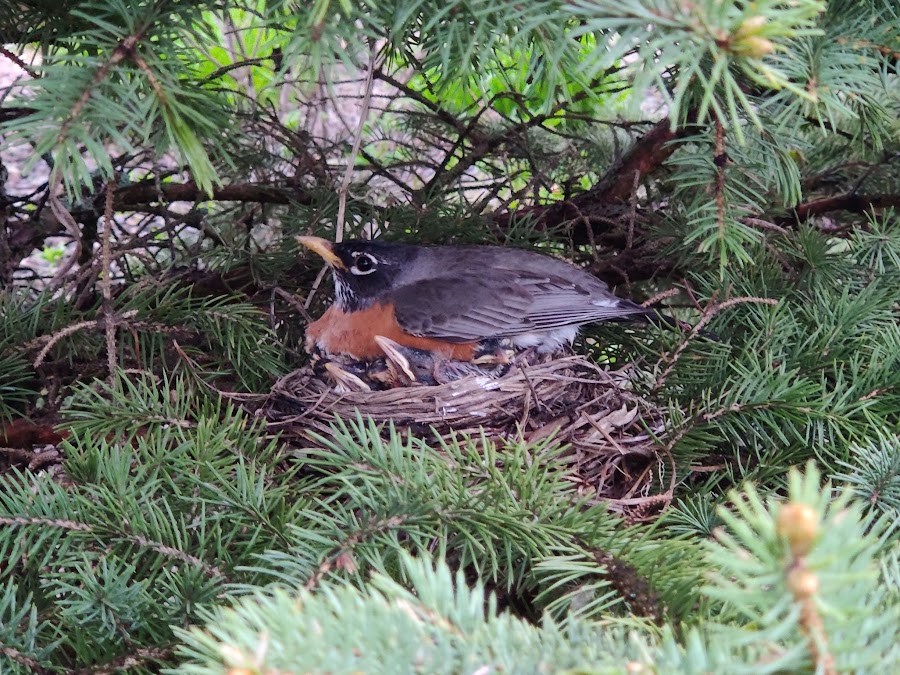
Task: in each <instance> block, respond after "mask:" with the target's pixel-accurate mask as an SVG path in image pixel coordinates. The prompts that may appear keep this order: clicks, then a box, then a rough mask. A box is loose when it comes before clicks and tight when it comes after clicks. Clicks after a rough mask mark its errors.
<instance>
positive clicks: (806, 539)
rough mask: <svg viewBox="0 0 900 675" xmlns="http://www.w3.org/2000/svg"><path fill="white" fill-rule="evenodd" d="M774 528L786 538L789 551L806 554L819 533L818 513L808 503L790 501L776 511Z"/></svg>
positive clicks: (797, 554) (796, 554) (799, 554)
mask: <svg viewBox="0 0 900 675" xmlns="http://www.w3.org/2000/svg"><path fill="white" fill-rule="evenodd" d="M776 529H777V531H778V534H779V536H781V537H784V538H785V539H787V542H788V545H789V546H790V547H791V553H793V554H794V555H795V556H801V555H806V553H807V552H808V551H809V549H810V548H811V547H812V544H813V542H814V541H815V540H816V537H817V536H818V535H819V514H818V513H816V510H815V509H814V508H813V507H811V506H809V505H808V504H800V503H798V502H790V503H788V504H785V505H784V506H782V507H781V510H780V511H779V512H778V519H777V521H776Z"/></svg>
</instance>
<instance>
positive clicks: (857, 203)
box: [775, 193, 900, 225]
mask: <svg viewBox="0 0 900 675" xmlns="http://www.w3.org/2000/svg"><path fill="white" fill-rule="evenodd" d="M892 207H893V208H900V194H877V195H858V194H852V193H851V194H845V195H837V196H835V197H823V198H822V199H814V200H812V201H809V202H804V203H802V204H798V205H797V206H795V207H794V208H793V209H791V211H790V213H789V214H788V215H786V216H782V217H781V218H777V219H776V220H775V222H776V223H778V224H779V225H793V224H796V223H798V222H803V221H805V220H808V219H809V218H812V217H813V216H820V215H822V214H824V213H828V212H830V211H849V212H851V213H865V212H866V211H871V210H872V209H887V208H892Z"/></svg>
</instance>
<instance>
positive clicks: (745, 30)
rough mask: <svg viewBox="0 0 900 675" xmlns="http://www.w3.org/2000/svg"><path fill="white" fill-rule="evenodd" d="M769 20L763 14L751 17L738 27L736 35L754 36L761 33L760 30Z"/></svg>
mask: <svg viewBox="0 0 900 675" xmlns="http://www.w3.org/2000/svg"><path fill="white" fill-rule="evenodd" d="M768 21H769V20H768V19H767V18H766V17H764V16H762V15H761V14H757V15H756V16H751V17H748V18H746V19H744V21H743V22H742V23H741V25H740V27H738V29H737V32H736V33H735V35H737V36H741V35H754V34H756V33H758V32H759V29H760V28H762V27H763V26H765V25H766V24H767V23H768Z"/></svg>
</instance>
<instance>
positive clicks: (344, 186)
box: [310, 44, 378, 295]
mask: <svg viewBox="0 0 900 675" xmlns="http://www.w3.org/2000/svg"><path fill="white" fill-rule="evenodd" d="M377 61H378V48H377V47H376V46H375V45H374V44H373V45H372V46H371V48H370V50H369V65H368V68H367V69H366V82H365V93H364V95H363V100H362V108H361V109H360V111H359V121H358V122H357V125H356V133H355V135H354V136H353V146H352V147H351V149H350V156H349V157H348V158H347V166H346V168H345V169H344V177H343V179H342V180H341V187H340V189H339V190H338V212H337V222H336V223H335V226H334V240H335V242H341V241H343V239H344V218H345V217H346V213H347V195H348V193H349V192H350V183H351V181H352V180H353V172H354V169H355V168H356V158H357V157H358V156H359V148H360V146H361V145H362V135H363V130H364V129H365V127H366V122H367V121H368V119H369V106H370V105H371V102H372V79H373V77H374V76H375V64H376V62H377ZM310 295H312V293H310Z"/></svg>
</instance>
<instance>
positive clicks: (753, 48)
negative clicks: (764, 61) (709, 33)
mask: <svg viewBox="0 0 900 675" xmlns="http://www.w3.org/2000/svg"><path fill="white" fill-rule="evenodd" d="M768 21H769V20H768V19H767V18H766V17H764V16H760V15H756V16H751V17H748V18H747V19H745V20H744V21H743V23H741V25H740V26H738V29H737V30H736V31H734V34H733V35H732V39H731V45H732V49H733V50H734V51H735V52H736V53H738V54H743V55H745V56H749V57H751V58H755V59H758V58H761V57H763V56H765V55H766V54H771V53H772V52H774V51H775V43H773V42H772V41H771V40H767V39H766V38H764V37H762V35H761V33H762V32H763V28H764V27H765V25H766V23H768Z"/></svg>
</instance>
